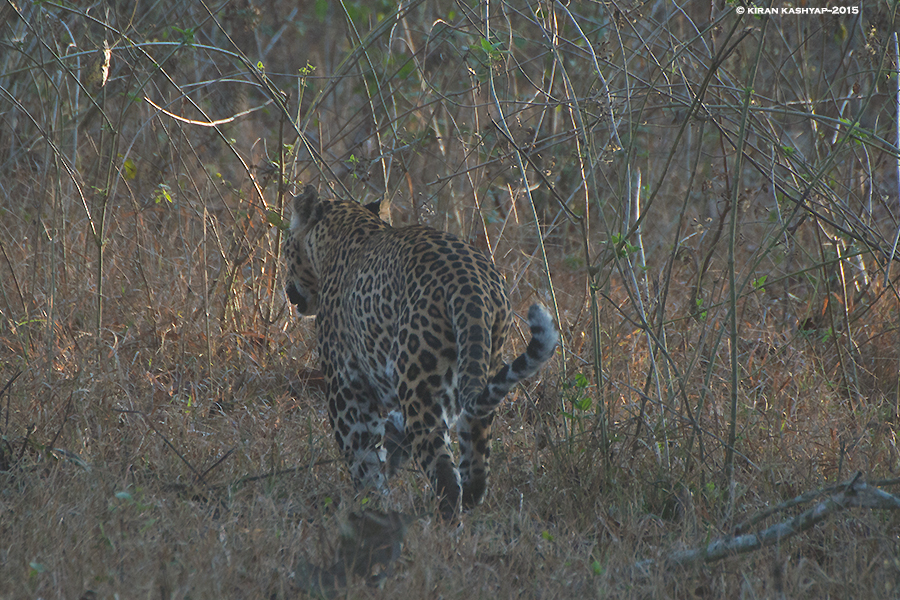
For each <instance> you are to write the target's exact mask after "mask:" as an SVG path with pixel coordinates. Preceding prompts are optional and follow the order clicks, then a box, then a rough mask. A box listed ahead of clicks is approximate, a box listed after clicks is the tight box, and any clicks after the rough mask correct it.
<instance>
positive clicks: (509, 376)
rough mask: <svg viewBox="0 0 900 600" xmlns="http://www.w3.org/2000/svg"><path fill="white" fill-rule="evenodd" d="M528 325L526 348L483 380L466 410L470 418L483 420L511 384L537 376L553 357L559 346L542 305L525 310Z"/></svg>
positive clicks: (549, 317)
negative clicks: (478, 392) (475, 399)
mask: <svg viewBox="0 0 900 600" xmlns="http://www.w3.org/2000/svg"><path fill="white" fill-rule="evenodd" d="M528 326H529V327H530V328H531V341H530V342H529V343H528V348H526V349H525V352H524V353H523V354H521V355H520V356H519V357H518V358H516V359H515V360H514V361H512V362H511V363H509V364H506V365H503V367H502V368H501V369H500V370H499V371H498V372H497V374H496V375H494V376H493V377H491V378H490V379H489V380H488V381H487V385H485V387H484V390H483V391H482V392H481V394H480V396H479V397H478V400H477V401H476V402H475V403H474V404H472V405H470V406H467V407H466V409H467V412H468V413H469V414H470V415H471V416H473V417H485V416H487V415H488V414H490V413H491V412H493V411H494V410H496V408H497V406H499V404H500V402H501V401H502V400H503V398H505V397H506V394H508V393H509V390H511V389H512V387H513V386H514V385H516V384H517V383H519V382H520V381H522V380H524V379H527V378H529V377H531V376H532V375H534V374H535V373H537V372H538V371H539V370H540V369H541V367H543V366H544V364H545V363H546V362H547V361H548V360H550V358H551V357H552V356H553V352H554V350H556V345H557V344H558V343H559V332H558V331H557V330H556V326H555V325H554V324H553V317H552V316H551V315H550V311H548V310H547V308H546V307H545V306H544V305H543V304H532V305H531V308H529V309H528Z"/></svg>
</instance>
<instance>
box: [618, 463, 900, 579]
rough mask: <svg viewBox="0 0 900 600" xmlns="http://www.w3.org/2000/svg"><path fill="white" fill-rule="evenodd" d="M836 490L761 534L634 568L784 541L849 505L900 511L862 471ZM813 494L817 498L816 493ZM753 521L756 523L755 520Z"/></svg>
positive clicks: (898, 501)
mask: <svg viewBox="0 0 900 600" xmlns="http://www.w3.org/2000/svg"><path fill="white" fill-rule="evenodd" d="M833 489H836V490H840V491H838V492H837V493H834V494H833V495H831V496H829V497H828V498H826V499H825V500H823V501H821V502H819V503H818V504H816V505H815V506H813V507H812V508H810V509H809V510H806V511H804V512H802V513H800V514H799V515H797V516H795V517H792V518H790V519H787V520H785V521H782V522H781V523H777V524H775V525H772V526H771V527H768V528H766V529H764V530H762V531H760V532H758V533H745V534H740V535H734V536H730V537H725V538H719V539H717V540H713V541H712V542H710V543H709V544H707V545H706V546H703V547H701V548H693V549H690V550H679V551H677V552H673V553H672V554H670V555H669V556H667V557H665V558H664V559H662V560H661V561H658V560H654V559H648V560H643V561H640V562H638V563H636V564H635V565H634V568H635V569H636V570H638V571H643V572H645V573H646V572H647V571H648V569H650V568H651V567H653V566H654V565H655V564H657V563H659V562H661V563H662V564H663V565H665V566H666V567H673V566H676V565H691V564H696V563H711V562H714V561H717V560H720V559H723V558H726V557H729V556H735V555H738V554H745V553H747V552H752V551H754V550H758V549H759V548H763V547H765V546H771V545H772V544H775V543H777V542H779V541H781V540H784V539H787V538H789V537H792V536H794V535H797V534H798V533H800V532H801V531H806V530H807V529H810V528H812V527H813V526H814V525H816V524H817V523H820V522H821V521H824V520H825V519H826V518H828V517H829V516H831V515H832V514H834V513H836V512H838V511H841V510H844V509H847V508H879V509H890V510H900V498H897V497H896V496H894V495H892V494H889V493H887V492H885V491H884V490H882V489H879V488H877V487H874V486H871V485H869V484H867V483H865V482H864V481H862V476H861V474H860V473H857V474H856V476H855V477H854V478H853V479H851V480H850V481H848V482H846V483H845V484H842V485H840V486H837V487H836V488H833ZM812 497H815V495H813V496H812ZM809 498H810V494H803V495H802V496H798V498H796V499H795V500H794V501H789V502H786V503H785V504H784V505H781V506H794V505H796V504H799V503H800V502H802V501H808V499H809ZM766 514H767V515H768V514H771V511H766ZM750 521H751V522H755V520H754V519H751V520H750Z"/></svg>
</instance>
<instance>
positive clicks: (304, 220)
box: [291, 185, 324, 231]
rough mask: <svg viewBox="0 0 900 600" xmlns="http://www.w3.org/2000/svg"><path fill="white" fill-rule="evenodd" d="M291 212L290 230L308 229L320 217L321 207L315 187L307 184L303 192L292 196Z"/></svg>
mask: <svg viewBox="0 0 900 600" xmlns="http://www.w3.org/2000/svg"><path fill="white" fill-rule="evenodd" d="M293 208H294V210H293V213H292V214H291V231H297V230H301V229H308V228H309V227H310V226H311V225H314V224H315V223H317V222H318V221H319V220H321V218H322V214H323V211H324V209H323V207H322V202H321V201H320V200H319V193H318V192H317V191H316V188H315V187H313V186H311V185H307V186H306V187H305V188H304V189H303V192H301V193H300V194H298V195H296V196H294V203H293Z"/></svg>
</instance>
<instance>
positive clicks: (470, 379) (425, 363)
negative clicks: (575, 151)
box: [283, 185, 559, 519]
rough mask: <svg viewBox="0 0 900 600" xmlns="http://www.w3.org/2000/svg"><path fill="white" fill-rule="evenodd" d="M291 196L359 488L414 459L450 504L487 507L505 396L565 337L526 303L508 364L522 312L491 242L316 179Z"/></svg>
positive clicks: (297, 250)
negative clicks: (476, 242)
mask: <svg viewBox="0 0 900 600" xmlns="http://www.w3.org/2000/svg"><path fill="white" fill-rule="evenodd" d="M291 204H292V215H291V220H290V225H289V227H286V234H285V239H284V243H283V260H284V262H285V271H284V272H285V275H284V279H285V291H286V295H287V299H288V300H289V302H290V303H291V304H293V305H294V307H295V310H296V311H297V313H298V314H299V315H300V316H315V319H316V325H315V330H316V334H315V335H316V348H317V351H318V355H319V361H320V363H321V371H322V375H323V379H324V384H325V385H324V389H325V397H326V400H327V404H328V418H329V422H330V425H331V427H332V429H333V431H334V435H335V439H336V441H337V446H338V450H339V452H340V454H341V456H342V458H343V460H344V461H345V462H346V463H347V465H348V468H349V470H350V475H351V479H352V481H353V483H354V485H355V487H356V489H358V490H365V489H372V488H374V489H377V490H379V491H387V488H386V483H387V481H388V479H389V478H390V477H392V476H393V475H395V474H396V473H397V472H398V471H400V470H401V469H402V468H403V466H404V465H405V464H406V462H407V461H408V460H409V459H411V458H412V459H414V460H415V462H416V463H417V464H418V466H419V468H420V469H421V471H423V472H424V474H425V476H426V478H427V480H428V482H429V484H430V486H431V490H432V493H433V494H434V495H435V496H436V498H437V508H438V510H439V513H440V516H442V517H443V518H445V519H453V518H456V517H457V516H458V515H459V514H460V512H461V511H467V510H470V509H472V508H473V507H475V506H478V505H479V504H481V503H482V501H483V499H484V496H485V492H486V490H487V484H488V478H489V475H490V465H489V460H490V454H491V443H492V441H493V440H492V426H493V421H494V416H495V414H496V412H497V408H498V407H499V405H500V404H501V401H502V400H503V399H504V398H505V397H506V395H507V394H508V393H509V391H510V390H511V389H512V388H513V386H515V385H516V384H518V383H519V382H521V381H523V380H525V379H527V378H529V377H532V376H533V375H535V374H536V373H538V371H540V369H541V368H542V367H543V366H544V365H545V364H546V363H547V362H548V361H549V360H550V359H551V358H552V356H553V355H554V353H555V350H556V347H557V345H558V343H559V332H558V329H557V327H556V325H555V324H554V320H553V317H552V316H551V313H550V312H549V310H548V309H547V308H546V307H545V306H544V305H543V304H541V303H540V302H538V303H535V304H533V305H531V306H530V308H529V309H528V315H527V323H528V326H529V328H530V332H531V339H530V341H529V342H528V344H527V347H526V349H525V351H524V352H523V353H522V354H521V355H519V356H518V357H516V358H515V359H514V360H513V361H511V362H509V363H505V362H504V360H503V354H502V348H503V344H504V342H505V341H506V339H507V336H508V333H509V329H510V326H511V323H512V318H513V312H512V309H511V304H510V301H509V298H508V296H507V293H506V290H505V287H504V283H503V279H502V278H501V276H500V273H499V272H498V270H497V268H496V267H495V266H494V264H493V262H492V261H491V260H490V259H489V258H488V256H487V255H486V254H485V253H484V252H482V251H481V250H479V249H477V248H475V247H474V246H472V245H470V244H468V243H466V242H464V241H462V240H461V239H460V238H459V237H457V236H455V235H453V234H450V233H446V232H443V231H440V230H437V229H433V228H430V227H427V226H424V225H410V226H401V227H394V226H393V225H391V224H390V223H388V222H386V221H385V220H384V219H382V218H381V217H380V216H379V210H378V207H379V206H380V205H379V203H378V202H374V203H372V204H368V205H363V204H361V203H359V202H356V201H354V200H341V199H323V198H320V197H319V194H318V191H317V189H316V187H315V186H312V185H307V186H306V187H305V188H304V189H303V191H302V192H301V193H300V194H297V195H296V196H294V197H293V198H292V202H291ZM454 429H455V431H456V438H457V442H458V447H459V454H460V456H459V462H458V463H457V462H456V461H455V460H454V457H453V452H452V447H451V437H450V432H451V431H452V430H454Z"/></svg>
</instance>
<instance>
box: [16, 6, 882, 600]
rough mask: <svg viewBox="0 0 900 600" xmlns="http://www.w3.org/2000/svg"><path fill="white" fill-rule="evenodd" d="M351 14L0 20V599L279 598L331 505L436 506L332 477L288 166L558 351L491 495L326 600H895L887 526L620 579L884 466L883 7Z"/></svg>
mask: <svg viewBox="0 0 900 600" xmlns="http://www.w3.org/2000/svg"><path fill="white" fill-rule="evenodd" d="M376 4H378V6H377V7H373V6H370V5H369V4H368V3H344V4H341V3H336V2H321V1H315V2H300V3H296V2H294V3H288V2H282V1H281V0H267V1H258V2H252V3H251V2H247V1H246V0H243V1H235V2H231V3H229V4H227V6H226V7H225V8H223V9H221V10H218V12H208V11H207V10H206V9H205V8H204V7H203V5H202V4H201V3H190V2H183V1H181V0H164V1H163V2H158V3H155V4H152V5H151V6H150V7H148V8H147V9H145V8H144V7H141V10H140V11H134V7H133V6H132V5H130V4H129V3H105V4H102V5H101V4H98V5H96V6H91V7H90V8H88V7H87V6H86V5H84V3H73V5H72V6H68V5H66V7H63V6H60V5H57V4H53V3H40V4H31V3H24V2H17V3H6V4H4V5H2V6H0V44H2V48H3V51H2V52H0V199H2V200H0V273H2V275H0V276H2V280H3V285H2V286H0V387H2V386H3V385H5V384H7V382H9V385H7V387H6V388H4V389H3V393H2V394H0V436H2V437H0V598H25V597H31V598H37V597H42V598H57V597H60V598H78V597H80V596H81V595H82V594H83V593H85V592H86V591H88V590H91V591H92V592H93V593H95V595H96V596H95V597H98V598H107V597H109V598H111V597H122V598H126V597H127V598H131V597H164V598H168V597H173V598H188V597H190V598H210V597H262V596H266V597H278V598H284V597H294V596H298V595H302V594H301V592H300V591H298V589H297V588H296V582H295V581H294V579H293V575H292V574H293V573H294V572H295V568H296V566H297V565H299V564H301V563H303V562H304V561H310V562H312V563H314V564H326V563H328V562H329V561H330V560H331V557H332V555H333V553H334V551H335V547H336V544H337V542H336V535H337V533H336V531H337V525H336V523H337V521H338V519H339V518H340V517H341V514H343V513H344V512H346V511H350V510H356V509H358V508H359V507H360V506H361V505H362V504H363V503H365V502H368V505H369V506H373V505H374V506H376V507H382V506H383V507H392V508H396V509H399V510H404V511H418V510H422V509H423V507H428V506H429V502H430V498H429V492H428V490H426V489H422V487H423V486H424V482H423V479H422V478H421V477H420V476H418V475H416V474H415V473H413V472H410V473H409V474H407V475H405V476H402V477H400V478H398V479H397V480H396V481H394V482H393V484H392V485H393V488H394V489H393V492H392V495H391V497H390V498H368V499H362V498H358V497H356V496H355V495H354V493H353V490H352V487H351V486H350V485H349V482H348V480H347V474H346V470H345V469H344V468H343V466H342V465H341V464H340V462H339V461H338V460H337V456H336V451H335V448H334V444H333V442H332V439H331V433H330V431H329V430H328V426H327V423H326V419H325V417H324V412H323V410H324V402H323V398H322V396H321V392H320V391H319V390H318V389H317V386H316V379H315V376H316V373H315V370H314V369H315V367H316V356H315V352H314V350H313V335H312V333H313V327H314V325H313V323H312V322H310V321H309V320H306V321H298V320H297V319H294V318H291V314H290V311H289V309H288V307H287V305H286V302H285V298H284V295H283V293H282V291H281V283H280V276H279V273H278V268H279V265H278V244H279V243H280V236H279V233H278V229H277V228H276V227H272V226H271V223H273V222H274V223H277V222H278V216H279V215H281V214H282V211H283V206H284V194H286V193H288V192H289V191H290V188H291V186H292V185H293V184H296V183H297V182H300V181H302V182H304V183H306V182H312V183H316V184H317V185H319V186H320V187H321V188H325V187H331V188H332V189H334V190H335V193H336V194H338V195H341V196H352V197H354V198H357V199H359V200H361V201H367V202H368V201H372V200H374V199H378V198H379V197H381V195H382V194H384V195H386V196H387V197H388V198H390V200H391V202H392V205H393V218H394V221H395V223H406V222H416V221H417V222H424V223H429V224H431V225H433V226H436V227H441V228H446V229H449V230H452V231H455V232H456V233H459V234H460V235H462V236H464V237H466V238H467V239H470V240H472V241H473V243H475V244H477V245H479V246H480V247H482V248H484V249H486V250H488V251H489V252H491V253H492V255H493V257H494V259H495V261H496V262H497V264H498V266H499V267H500V268H501V270H502V272H503V273H504V274H505V275H506V277H507V280H508V283H509V289H510V296H511V299H512V301H513V304H514V307H515V308H516V309H517V310H521V309H522V308H523V307H526V306H527V305H528V304H530V303H531V302H533V301H534V299H535V298H536V297H537V298H540V299H542V300H543V301H545V302H547V303H549V304H553V305H555V308H556V309H557V310H558V316H559V322H560V328H561V332H562V335H563V339H564V348H563V350H562V351H561V352H560V353H559V354H558V355H557V358H556V359H555V360H554V361H553V363H552V364H551V366H549V367H548V368H547V369H546V370H545V372H544V373H543V374H542V377H541V378H540V381H539V382H537V381H535V382H533V383H532V385H531V386H530V387H528V388H523V389H520V390H519V391H518V392H517V393H516V394H515V396H514V397H512V398H511V399H510V402H509V403H507V404H505V405H504V406H503V407H502V409H501V417H500V419H499V426H498V428H497V436H496V441H495V456H496V459H495V461H494V473H493V479H492V485H491V488H490V491H489V494H488V498H487V500H486V502H485V505H484V506H483V507H481V508H479V509H478V510H475V511H473V512H472V513H470V514H468V515H466V516H465V517H464V519H463V524H462V526H461V527H459V528H451V527H448V526H445V525H442V524H439V523H435V522H434V521H433V520H432V519H429V518H422V519H419V520H418V521H416V522H415V523H414V524H413V525H412V526H411V527H410V529H409V531H408V534H407V536H406V540H405V547H404V550H403V553H402V556H401V558H400V559H399V561H398V564H396V565H395V567H394V573H393V575H392V576H391V577H389V578H388V579H387V580H386V581H385V582H384V583H383V587H382V588H380V589H379V588H377V587H367V586H366V585H364V584H362V583H359V584H355V585H353V586H351V587H350V588H348V590H347V591H346V595H347V596H348V597H354V598H355V597H394V596H397V597H404V598H439V597H440V598H507V597H510V598H511V597H515V598H519V597H534V598H568V597H571V598H586V597H602V598H607V597H608V598H668V597H672V598H694V597H696V598H707V597H725V596H730V597H741V598H777V597H791V598H847V597H853V598H894V597H898V594H900V583H898V582H900V538H898V536H900V520H898V516H897V514H896V513H891V512H883V511H875V510H873V511H864V510H854V511H848V512H844V513H840V514H839V516H838V517H837V518H834V519H831V520H829V521H827V522H825V523H823V524H820V525H819V526H817V527H815V528H814V529H812V530H810V531H807V532H805V533H803V534H802V535H800V536H797V537H794V538H791V539H788V540H784V541H783V542H782V543H781V544H779V545H778V546H777V547H774V548H767V549H764V550H761V551H758V552H755V553H752V554H748V555H743V556H736V557H732V558H729V559H726V560H724V561H721V562H717V563H714V564H709V565H703V566H695V567H679V568H676V569H665V568H663V567H659V566H657V567H653V568H651V569H650V571H649V572H637V571H635V570H634V569H633V568H632V566H633V564H634V563H635V562H637V561H639V560H644V559H664V558H665V557H666V556H667V555H668V554H669V553H671V552H672V551H674V550H678V549H682V548H688V547H695V546H699V545H702V544H703V543H705V542H707V541H709V540H710V539H711V538H715V537H718V536H721V535H728V534H729V533H731V532H732V531H733V529H734V528H735V526H737V525H738V524H740V523H742V522H743V521H744V520H745V519H747V518H749V517H751V516H752V515H754V514H756V513H757V512H758V511H759V510H761V509H763V508H765V507H769V506H774V505H777V504H778V503H780V502H782V501H784V500H786V499H789V498H792V497H794V496H795V495H797V494H799V493H802V492H804V491H807V490H810V489H816V488H819V487H825V486H828V485H832V484H835V483H837V482H839V481H842V480H845V479H848V478H849V477H851V476H852V475H853V474H854V473H855V472H857V471H859V472H862V474H863V477H865V478H866V479H868V480H869V481H875V480H880V479H889V478H891V477H893V476H895V475H896V473H897V471H898V469H900V456H898V448H897V429H898V425H897V422H898V421H897V419H898V413H900V396H898V386H900V382H898V372H900V333H898V325H900V314H898V313H900V301H898V299H900V294H898V291H897V282H898V277H900V270H898V269H897V265H896V264H894V265H893V266H892V267H891V263H890V261H889V260H888V257H889V256H890V255H891V251H892V245H893V243H894V239H895V236H896V234H897V231H898V226H900V225H898V222H900V211H898V203H897V193H898V179H897V178H898V174H897V173H898V149H897V138H896V135H897V134H896V126H897V121H896V115H897V100H896V97H895V95H894V94H895V92H896V86H897V64H898V59H897V55H896V38H892V37H891V32H893V31H896V30H897V14H896V11H897V4H896V3H895V2H887V1H879V2H866V3H864V4H863V3H857V4H855V5H854V4H850V3H846V6H847V7H853V6H856V7H858V8H859V9H860V10H862V13H861V14H859V15H844V16H814V15H807V16H787V15H785V16H778V17H773V18H771V19H769V20H764V19H756V18H753V17H748V16H745V17H743V18H742V19H739V18H738V17H737V16H736V14H735V12H734V8H735V6H736V4H731V3H725V4H724V7H723V8H722V9H721V10H720V8H719V6H718V5H719V3H709V2H688V3H685V6H684V7H683V9H678V8H676V6H675V5H674V4H673V3H668V2H661V1H660V2H646V3H633V2H613V3H574V2H573V3H569V5H568V6H567V7H566V6H563V5H562V4H560V3H555V4H554V3H532V4H527V3H514V2H502V1H501V2H491V3H488V5H487V6H485V5H484V4H483V3H481V4H478V5H477V6H476V7H475V8H472V7H470V6H469V3H458V4H454V5H446V6H445V5H443V4H441V3H435V2H424V1H414V2H411V3H407V4H405V5H403V9H404V10H403V12H402V14H401V15H400V18H399V19H398V18H396V14H395V12H394V11H395V10H396V5H394V4H389V3H376ZM828 4H829V5H835V6H845V5H844V4H839V3H828ZM407 9H408V10H407ZM486 16H488V17H489V19H487V20H486V19H485V17H486ZM351 23H352V26H351ZM388 25H390V26H388ZM747 27H749V28H750V29H745V28H747ZM361 40H362V41H361ZM104 44H105V45H106V47H109V48H110V52H109V57H110V58H109V65H108V69H109V70H108V73H107V76H106V78H105V79H104V76H103V69H102V66H103V59H104V48H105V46H104ZM307 63H309V64H310V65H312V66H313V67H314V70H311V71H305V72H300V73H299V76H298V70H300V69H302V68H304V67H305V66H306V65H307ZM104 82H105V83H104ZM304 86H305V87H304ZM279 91H281V92H284V94H281V93H280V92H279ZM154 105H156V106H157V107H160V108H162V109H164V110H165V111H166V112H162V111H160V110H159V109H158V108H155V107H154ZM179 119H181V120H179ZM212 121H215V122H217V123H218V125H217V126H216V127H209V126H204V124H208V123H209V122H212ZM301 132H302V135H301ZM280 181H283V182H285V183H286V184H287V185H285V186H279V182H280ZM551 185H552V187H553V190H554V191H553V192H551V191H550V186H551ZM563 203H564V204H565V206H564V207H563ZM535 217H537V220H538V222H539V223H540V226H539V227H538V226H536V224H535ZM638 217H640V218H638ZM895 262H896V261H895ZM889 267H891V268H889ZM513 338H514V339H513V342H512V343H511V344H510V347H509V348H508V349H507V350H508V352H509V354H510V355H513V354H514V353H515V352H516V350H521V347H522V345H523V341H524V340H523V337H522V336H521V335H518V334H515V335H514V336H513ZM886 489H888V491H896V489H895V488H893V489H892V488H891V487H890V486H888V487H887V488H886ZM803 508H804V507H798V508H794V509H790V510H787V511H784V512H781V513H778V514H776V515H774V516H772V517H770V518H769V519H767V520H765V521H764V522H763V523H761V524H760V525H758V526H766V525H769V524H771V523H773V522H775V521H777V520H780V519H782V518H785V517H786V516H789V515H791V514H796V513H797V512H798V511H800V510H802V509H803Z"/></svg>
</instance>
